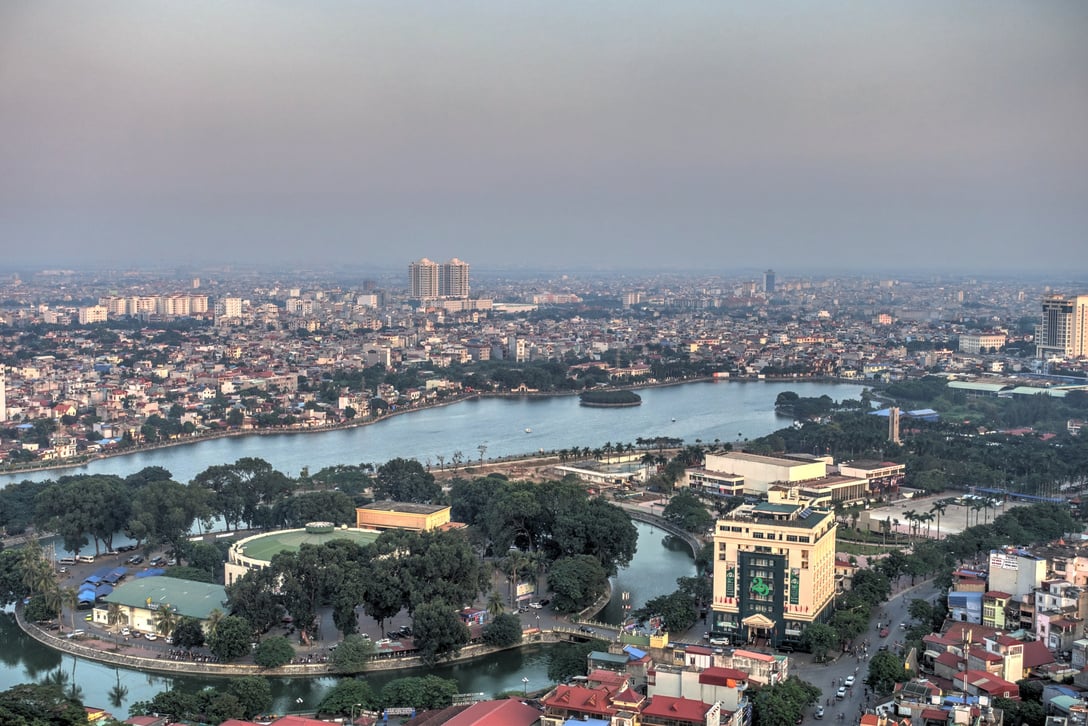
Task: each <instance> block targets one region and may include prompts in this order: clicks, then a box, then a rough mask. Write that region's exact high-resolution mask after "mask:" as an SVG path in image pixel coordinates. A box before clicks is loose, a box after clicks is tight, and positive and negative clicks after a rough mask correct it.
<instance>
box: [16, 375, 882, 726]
mask: <svg viewBox="0 0 1088 726" xmlns="http://www.w3.org/2000/svg"><path fill="white" fill-rule="evenodd" d="M785 390H791V391H795V392H797V393H798V394H799V395H801V396H821V395H824V394H826V395H828V396H830V397H831V398H833V399H835V400H842V399H843V398H856V397H857V396H858V395H859V394H860V392H861V390H862V389H861V387H860V386H856V385H848V384H825V383H813V382H775V383H692V384H686V385H682V386H672V387H664V388H653V389H645V390H642V391H640V392H639V393H640V395H641V396H642V399H643V404H642V406H640V407H638V408H621V409H601V408H584V407H581V406H579V405H578V400H577V399H576V398H574V397H558V398H544V399H529V398H517V399H497V398H488V399H480V400H472V401H464V402H461V403H457V404H454V405H451V406H446V407H439V408H432V409H427V410H423V411H417V412H412V413H410V414H406V415H402V416H395V417H392V418H389V419H386V420H383V421H380V422H378V423H376V424H373V425H370V426H363V427H359V428H355V429H347V430H336V431H327V432H321V433H310V434H294V435H292V434H282V435H272V436H251V437H238V438H223V439H213V440H206V441H201V442H199V443H196V444H191V445H186V446H178V447H171V448H166V449H158V450H154V451H148V452H141V453H137V454H130V455H126V456H120V457H114V458H110V459H102V460H99V461H95V462H92V463H90V464H88V465H86V466H82V467H76V468H70V469H60V470H52V471H47V472H34V473H32V474H12V475H6V476H4V477H0V486H3V485H4V484H7V483H9V482H12V481H20V480H22V479H35V480H41V479H49V478H56V477H58V476H61V475H63V474H76V473H87V474H117V475H120V476H127V475H128V474H131V473H133V472H135V471H139V470H140V469H141V468H143V467H145V466H162V467H164V468H166V469H168V470H169V471H171V472H172V473H173V475H174V478H175V479H176V480H178V481H182V482H184V481H188V480H190V479H192V478H193V477H194V476H195V475H196V474H198V473H200V472H201V471H203V470H204V469H206V468H208V467H209V466H213V465H216V464H223V463H229V462H233V461H235V460H236V459H238V458H241V457H250V456H252V457H259V458H262V459H264V460H266V461H268V462H269V463H271V464H272V465H273V466H274V467H275V468H277V469H278V470H280V471H283V472H285V473H287V474H290V475H294V474H297V473H298V472H300V471H301V470H302V469H303V468H304V467H308V468H309V470H310V471H317V470H318V469H320V468H321V467H323V466H329V465H333V464H341V463H349V464H350V463H361V462H370V463H374V464H380V463H382V462H384V461H388V460H389V459H391V458H395V457H410V458H416V459H418V460H420V461H422V462H424V463H437V460H436V457H437V456H444V457H445V458H446V461H447V463H449V461H450V458H451V457H452V456H453V454H454V452H458V451H460V452H461V453H462V454H463V456H464V457H465V458H466V459H476V458H478V457H479V449H478V447H479V446H480V445H484V446H486V450H485V454H484V455H485V457H488V458H490V457H493V456H511V455H517V454H525V453H532V452H536V451H538V450H540V449H544V450H554V449H562V448H569V447H573V446H579V447H583V446H588V447H591V448H595V447H597V446H601V445H603V444H604V443H606V442H613V443H617V442H624V443H626V442H631V443H634V442H635V441H636V439H638V438H640V437H641V438H651V437H654V436H672V437H676V438H680V439H683V440H684V441H685V442H686V443H695V441H696V439H698V440H701V441H702V442H704V443H712V442H714V441H715V440H720V441H723V442H725V441H737V440H743V439H746V438H755V437H758V436H763V435H765V434H768V433H771V432H772V431H775V430H777V429H779V428H782V427H783V426H787V425H789V423H790V421H789V420H788V419H783V418H781V417H779V416H776V415H775V412H774V401H775V398H776V397H777V395H778V393H780V392H781V391H785ZM526 429H531V432H529V433H526V431H525V430H526ZM636 526H637V527H638V530H639V548H638V552H637V554H636V555H635V558H634V560H633V561H632V562H631V565H630V566H629V567H628V568H626V569H624V570H621V571H620V572H619V574H618V575H617V576H616V578H615V579H614V583H613V591H614V593H615V596H614V598H613V601H612V602H611V603H609V605H608V607H607V608H606V609H605V611H604V612H603V613H602V614H601V619H602V620H606V621H609V622H619V621H620V620H621V619H622V617H623V615H624V609H623V602H622V601H621V600H620V595H619V593H623V592H628V593H630V596H629V600H628V601H627V602H629V603H630V604H631V606H632V607H636V608H637V607H639V606H641V605H642V604H643V603H644V602H645V601H646V600H648V599H650V598H653V597H656V596H657V595H662V594H667V593H669V592H672V591H673V590H674V589H675V581H676V578H677V577H682V576H690V575H691V574H693V573H694V563H693V560H692V557H691V552H690V551H689V550H688V549H687V547H686V546H684V545H683V544H681V543H679V542H678V541H677V540H676V539H675V538H673V537H669V536H666V535H665V533H664V532H662V531H661V530H655V529H654V528H653V527H652V526H650V525H647V524H642V523H636ZM0 643H3V644H4V647H3V648H0V662H2V663H3V664H4V666H5V667H4V668H3V669H0V690H3V689H6V688H9V687H11V686H12V685H15V684H17V683H24V682H29V681H38V680H41V679H42V678H43V677H44V676H45V675H46V674H47V673H48V672H50V671H52V670H54V669H56V668H58V667H59V668H62V669H63V670H64V671H66V672H67V673H68V674H69V676H70V677H73V678H74V681H75V682H76V683H78V684H79V685H80V686H81V687H82V689H83V699H84V701H85V702H86V703H87V704H88V705H92V706H98V707H102V708H106V709H108V710H112V711H113V712H114V714H115V715H118V716H121V717H122V718H124V717H126V716H127V713H128V707H129V705H131V704H132V703H133V702H135V701H140V700H146V699H149V698H151V697H152V696H153V695H154V694H155V693H157V692H159V691H161V690H165V689H167V688H171V687H178V688H184V689H193V690H195V689H199V688H202V687H205V686H208V685H215V684H216V682H217V681H216V680H215V679H202V678H170V677H164V676H159V675H153V674H147V673H141V672H137V671H129V670H125V669H115V668H112V667H108V666H104V665H99V664H97V663H93V662H89V661H84V660H80V659H76V658H73V657H72V656H69V655H63V656H62V655H61V654H59V653H57V652H55V651H52V650H50V649H48V648H46V647H44V646H42V645H40V644H38V643H37V642H36V641H34V640H33V639H31V638H29V637H27V636H25V635H24V634H23V633H22V632H21V631H20V630H19V629H18V627H17V626H16V625H15V622H14V618H13V617H12V616H11V615H7V614H0ZM429 672H430V673H434V674H435V675H438V676H441V677H445V678H453V679H455V680H456V681H457V683H458V685H459V687H460V690H461V692H463V693H485V694H488V695H491V694H494V693H497V692H500V691H504V690H517V689H520V688H522V687H523V681H522V679H523V678H526V679H528V684H527V685H528V688H529V689H530V690H533V689H538V688H544V687H546V686H547V685H549V681H548V678H547V647H546V646H545V647H533V648H526V649H521V650H515V651H507V652H504V653H499V654H496V655H493V656H489V657H486V658H482V659H478V660H473V661H467V662H464V663H459V664H452V665H444V666H439V667H437V668H434V669H432V670H431V671H429ZM411 673H413V672H412V671H401V672H392V673H382V674H378V675H375V676H371V677H370V678H371V680H372V682H373V684H374V686H375V687H376V688H380V687H381V686H382V685H383V684H384V683H385V682H387V681H388V680H391V679H393V678H397V677H401V676H403V675H408V674H411ZM118 679H120V682H121V685H123V686H125V687H126V688H127V689H128V693H127V695H126V697H125V698H124V699H123V701H122V702H121V703H120V704H119V705H118V704H112V703H110V702H109V697H108V693H109V691H110V689H111V688H112V687H113V686H114V685H115V684H116V682H117V680H118ZM333 683H334V681H333V679H331V678H313V679H306V678H299V679H273V693H274V696H275V699H276V703H275V710H276V711H277V712H278V713H284V712H286V711H301V712H307V711H308V712H310V713H312V712H313V710H314V709H315V707H316V706H317V704H318V703H319V702H320V701H321V699H322V697H323V696H324V693H325V692H326V691H327V690H328V689H329V688H330V687H331V686H332V684H333Z"/></svg>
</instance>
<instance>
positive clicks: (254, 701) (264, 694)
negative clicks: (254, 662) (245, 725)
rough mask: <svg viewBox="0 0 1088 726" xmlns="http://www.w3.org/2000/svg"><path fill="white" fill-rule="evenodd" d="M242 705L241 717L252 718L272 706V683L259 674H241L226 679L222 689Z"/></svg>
mask: <svg viewBox="0 0 1088 726" xmlns="http://www.w3.org/2000/svg"><path fill="white" fill-rule="evenodd" d="M224 690H225V691H226V692H227V693H228V694H230V695H232V696H234V697H235V698H237V699H238V702H239V703H240V704H241V705H242V718H247V719H248V718H253V717H254V716H256V715H257V714H259V713H266V712H267V711H268V710H269V709H270V708H272V685H271V684H270V683H269V682H268V679H267V678H262V677H261V676H241V677H235V678H231V679H229V680H228V681H227V684H226V687H225V689H224Z"/></svg>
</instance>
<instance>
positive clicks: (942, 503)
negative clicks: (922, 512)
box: [929, 499, 948, 540]
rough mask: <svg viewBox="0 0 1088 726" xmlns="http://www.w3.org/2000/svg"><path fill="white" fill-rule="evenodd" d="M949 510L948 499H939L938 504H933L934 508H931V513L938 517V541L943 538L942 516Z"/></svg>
mask: <svg viewBox="0 0 1088 726" xmlns="http://www.w3.org/2000/svg"><path fill="white" fill-rule="evenodd" d="M947 510H948V500H947V499H939V500H937V501H936V502H933V506H932V507H930V508H929V511H930V512H932V513H933V514H934V516H936V518H937V539H938V540H939V539H940V538H941V515H942V514H944V513H945V511H947Z"/></svg>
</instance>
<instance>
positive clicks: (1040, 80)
mask: <svg viewBox="0 0 1088 726" xmlns="http://www.w3.org/2000/svg"><path fill="white" fill-rule="evenodd" d="M0 253H2V258H0V265H3V264H4V263H5V262H6V263H8V264H48V265H50V266H76V265H81V264H84V263H88V262H95V261H97V262H98V263H101V264H119V263H122V262H123V263H125V264H159V263H173V262H182V263H185V262H188V263H196V264H214V263H216V262H220V261H221V262H231V263H245V262H247V261H253V262H259V263H262V264H278V263H281V262H282V263H283V264H284V265H306V266H314V265H320V264H323V263H328V264H330V265H331V264H335V263H337V262H338V261H344V262H348V263H350V264H352V265H353V266H354V265H382V266H394V267H396V266H403V265H406V264H407V262H408V261H409V260H410V259H415V258H419V257H423V256H427V257H431V258H434V259H440V260H445V259H449V258H450V257H454V256H457V257H461V258H463V259H465V260H467V261H469V262H470V263H472V264H473V265H474V266H477V267H493V266H508V265H509V266H514V265H519V266H529V267H533V266H538V265H547V266H548V267H555V266H561V265H569V266H571V267H573V268H576V267H580V266H593V267H596V268H599V267H602V266H606V265H613V266H615V267H617V268H625V267H637V268H677V269H691V268H699V269H703V270H714V269H722V270H729V269H732V268H737V267H751V266H756V267H764V266H771V267H775V268H776V269H779V270H782V271H793V272H802V271H803V270H804V269H805V268H807V267H812V268H818V269H820V270H822V271H823V270H833V269H835V268H837V267H843V268H846V269H859V268H879V269H896V268H910V269H918V268H944V267H947V268H950V269H972V268H977V269H979V270H990V269H1004V270H1007V269H1017V268H1023V269H1031V270H1038V271H1046V270H1050V269H1054V270H1060V271H1062V272H1063V273H1069V272H1070V271H1073V270H1077V269H1079V270H1085V269H1088V2H1084V0H1046V1H1039V2H1025V1H1023V0H1016V1H1015V2H1006V1H1004V0H985V1H978V2H958V1H956V0H909V1H908V0H904V1H902V2H873V1H871V0H858V1H857V2H838V1H835V0H815V1H814V0H798V1H797V2H774V1H773V0H768V1H763V0H757V1H748V0H746V1H745V2H726V1H725V0H722V1H721V2H685V1H683V0H669V1H668V2H661V0H654V1H653V2H640V1H637V0H625V1H624V2H603V1H602V2H585V1H584V0H579V1H577V2H574V1H572V2H562V1H561V0H549V1H548V2H530V1H528V0H492V1H490V2H472V1H471V0H457V1H455V2H449V1H448V0H442V1H441V2H430V3H427V2H405V1H404V0H391V1H389V2H377V1H371V0H367V1H363V2H358V1H354V0H352V1H350V2H349V1H345V2H325V1H322V0H305V1H302V2H300V1H297V0H296V1H293V2H277V1H275V0H263V1H261V2H240V1H230V0H209V1H207V2H204V1H201V0H184V1H181V2H168V1H166V0H159V1H156V2H145V1H139V2H137V1H135V0H133V1H131V2H110V1H108V0H96V1H95V2H93V3H80V2H70V1H65V2H54V1H53V0H25V1H23V0H3V2H2V3H0Z"/></svg>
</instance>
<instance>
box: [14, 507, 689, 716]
mask: <svg viewBox="0 0 1088 726" xmlns="http://www.w3.org/2000/svg"><path fill="white" fill-rule="evenodd" d="M635 526H636V527H637V529H638V532H639V540H638V541H639V545H640V546H639V548H638V550H637V552H636V553H635V557H634V559H633V560H632V562H631V565H630V566H629V567H627V568H624V569H623V570H620V572H619V573H618V574H617V575H616V578H615V579H614V591H615V592H617V593H618V592H621V591H624V590H626V591H628V592H630V593H631V594H632V595H631V603H632V605H633V606H634V607H639V606H640V605H642V604H643V603H645V601H646V600H648V599H650V598H653V597H657V596H658V595H665V594H668V593H671V592H672V591H673V590H675V589H676V578H677V577H682V576H687V575H691V574H693V573H694V571H695V564H694V560H693V559H692V556H691V551H690V550H689V549H688V547H687V545H685V544H684V543H683V542H682V541H681V540H679V539H677V538H675V537H672V536H669V535H667V534H665V533H664V532H662V531H661V530H660V529H656V528H653V527H651V526H650V525H647V524H643V523H641V522H636V523H635ZM614 600H616V601H617V602H616V603H615V604H614V605H610V606H609V610H608V611H606V612H607V613H615V614H617V615H620V616H622V612H623V611H622V608H621V607H620V605H619V603H618V598H614ZM606 617H613V616H610V615H607V614H606ZM612 622H619V620H618V619H613V620H612ZM0 643H3V644H4V647H3V648H0V662H2V663H3V664H4V668H2V669H0V690H5V689H7V688H10V687H11V686H13V685H16V684H18V683H27V682H31V681H34V682H39V681H41V680H42V679H44V678H45V677H46V676H48V675H49V674H50V673H54V672H57V671H58V669H59V671H60V672H61V673H63V674H64V676H62V677H66V678H67V679H68V680H67V683H72V684H76V685H78V686H80V687H81V688H82V689H83V697H84V699H85V701H86V703H87V705H90V706H97V707H109V708H112V709H114V715H117V716H121V717H122V718H123V717H125V716H127V714H128V709H129V707H130V706H131V705H132V704H133V703H134V702H136V701H146V700H149V699H151V698H152V697H153V696H154V695H155V694H156V693H158V692H160V691H165V690H168V689H170V688H177V689H180V690H183V691H186V692H196V691H198V690H200V689H202V688H206V687H208V686H212V687H215V686H216V685H218V684H220V683H222V681H223V679H221V678H207V677H200V678H195V677H193V678H190V677H170V676H162V675H158V674H153V673H145V672H140V671H132V670H126V669H124V668H116V667H114V666H112V665H104V664H100V663H95V662H92V661H85V660H80V659H77V658H74V657H73V656H70V655H63V656H62V655H61V654H60V653H58V652H57V651H54V650H51V649H49V648H46V647H45V646H43V645H42V644H41V643H39V642H38V641H36V640H34V639H33V638H31V637H29V636H28V635H26V634H25V633H23V631H22V630H20V629H19V627H18V625H16V623H15V617H14V615H12V614H11V613H10V612H8V613H3V614H0ZM553 647H555V646H547V645H539V646H531V647H526V648H522V649H514V650H507V651H502V652H500V653H495V654H493V655H490V656H488V657H486V658H481V659H477V660H472V661H466V662H462V663H446V664H439V665H437V666H434V667H433V668H430V669H427V670H426V671H423V670H400V671H384V672H379V673H372V674H368V675H367V676H366V680H367V681H368V682H369V683H370V684H371V686H372V687H373V688H374V689H375V690H376V691H380V690H381V688H382V687H383V686H384V685H385V684H386V683H388V682H389V681H392V680H394V679H397V678H404V677H406V676H414V675H424V674H427V675H436V676H439V677H440V678H450V679H453V680H454V681H456V682H457V684H458V688H459V689H460V691H461V692H462V693H484V694H486V695H487V696H489V697H490V696H493V695H495V694H497V693H502V692H504V691H521V690H522V689H523V688H525V687H528V689H529V690H537V689H542V688H546V687H547V686H549V685H550V681H549V680H548V657H549V653H550V651H551V649H552V648H553ZM77 660H78V661H79V662H78V663H77V662H76V661H77ZM523 678H527V679H528V684H527V685H526V684H524V683H523V682H522V679H523ZM270 683H271V687H272V696H273V699H274V707H273V710H274V711H275V712H276V713H285V712H287V711H308V712H310V713H312V712H313V711H314V710H315V709H316V707H317V705H318V704H319V703H320V702H321V699H322V698H324V696H325V693H327V692H328V690H329V689H330V688H332V686H333V685H334V684H335V683H336V679H335V678H331V677H323V678H290V679H288V678H272V679H270ZM119 688H122V689H125V690H124V692H123V693H122V692H121V691H120V690H118V689H119ZM298 699H302V703H301V704H300V703H298ZM118 703H120V705H118Z"/></svg>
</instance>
